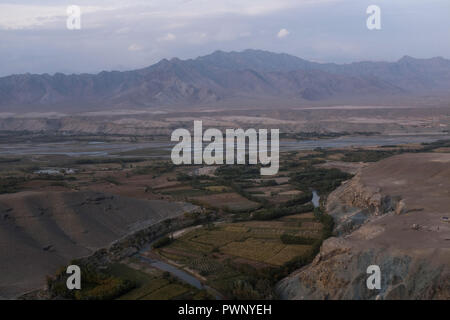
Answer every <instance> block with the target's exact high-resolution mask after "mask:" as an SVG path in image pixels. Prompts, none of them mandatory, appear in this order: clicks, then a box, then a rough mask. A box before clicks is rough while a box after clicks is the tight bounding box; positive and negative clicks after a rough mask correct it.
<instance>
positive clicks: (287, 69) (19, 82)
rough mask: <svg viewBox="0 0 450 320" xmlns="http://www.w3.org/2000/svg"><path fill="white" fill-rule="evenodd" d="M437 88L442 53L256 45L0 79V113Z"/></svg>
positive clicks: (448, 86) (446, 80)
mask: <svg viewBox="0 0 450 320" xmlns="http://www.w3.org/2000/svg"><path fill="white" fill-rule="evenodd" d="M439 91H442V92H448V91H450V61H449V60H446V59H444V58H442V57H437V58H432V59H416V58H413V57H410V56H404V57H402V58H401V59H400V60H398V61H397V62H392V63H387V62H370V61H365V62H363V63H350V64H344V65H339V64H334V63H317V62H311V61H307V60H304V59H301V58H298V57H296V56H293V55H289V54H286V53H273V52H269V51H264V50H255V49H247V50H244V51H240V52H237V51H231V52H225V51H222V50H217V51H214V52H213V53H211V54H209V55H205V56H201V57H198V58H196V59H189V60H181V59H179V58H176V57H175V58H171V59H170V60H168V59H162V60H160V61H159V62H157V63H156V64H154V65H152V66H149V67H147V68H143V69H139V70H133V71H125V72H120V71H114V72H101V73H99V74H96V75H94V74H81V75H76V74H73V75H64V74H61V73H58V74H55V75H54V76H51V75H47V74H46V75H35V74H34V75H33V74H24V75H13V76H8V77H3V78H0V111H4V110H8V111H9V110H11V108H12V107H15V108H18V107H20V108H23V109H24V110H32V111H36V109H41V108H46V109H47V111H48V110H49V108H52V109H51V110H53V111H62V108H64V111H68V110H69V111H77V110H78V109H77V108H79V107H80V106H83V108H88V109H89V110H92V109H102V108H103V109H104V108H111V107H113V108H123V107H125V108H140V107H143V108H148V107H152V106H176V105H183V106H186V105H201V104H208V105H214V104H216V103H218V102H221V103H222V102H223V103H227V102H229V103H232V104H234V105H239V103H240V102H241V101H246V102H245V103H248V101H251V103H256V104H258V103H267V101H268V98H269V99H270V100H271V101H280V103H281V101H283V102H286V101H290V102H289V103H291V104H292V103H294V104H296V103H305V102H308V101H313V100H314V101H320V100H328V101H330V99H334V100H333V101H339V102H341V101H344V102H345V103H347V102H346V101H350V100H352V99H355V98H358V99H359V100H358V101H369V100H370V99H374V98H373V97H376V98H377V99H378V98H379V97H390V96H397V97H399V96H402V95H403V96H406V94H407V95H409V96H412V95H417V94H428V93H429V92H433V94H435V93H436V92H439ZM302 101H303V102H302ZM370 101H371V102H372V101H377V100H370ZM276 104H279V103H276Z"/></svg>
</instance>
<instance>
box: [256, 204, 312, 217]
mask: <svg viewBox="0 0 450 320" xmlns="http://www.w3.org/2000/svg"><path fill="white" fill-rule="evenodd" d="M313 210H314V206H313V205H312V204H311V203H308V204H303V205H298V206H291V207H278V208H265V209H262V210H260V211H256V212H254V213H253V215H252V220H274V219H278V218H281V217H283V216H287V215H290V214H297V213H305V212H310V211H313Z"/></svg>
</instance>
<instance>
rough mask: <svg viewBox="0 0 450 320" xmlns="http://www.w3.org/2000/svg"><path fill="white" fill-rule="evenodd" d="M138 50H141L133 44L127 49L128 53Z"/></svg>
mask: <svg viewBox="0 0 450 320" xmlns="http://www.w3.org/2000/svg"><path fill="white" fill-rule="evenodd" d="M140 50H142V47H141V46H140V45H138V44H136V43H133V44H131V45H130V46H129V47H128V51H140Z"/></svg>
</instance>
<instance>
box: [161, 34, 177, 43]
mask: <svg viewBox="0 0 450 320" xmlns="http://www.w3.org/2000/svg"><path fill="white" fill-rule="evenodd" d="M176 38H177V37H176V36H175V35H174V34H173V33H170V32H169V33H168V34H166V35H165V36H164V37H161V38H158V41H173V40H175V39H176Z"/></svg>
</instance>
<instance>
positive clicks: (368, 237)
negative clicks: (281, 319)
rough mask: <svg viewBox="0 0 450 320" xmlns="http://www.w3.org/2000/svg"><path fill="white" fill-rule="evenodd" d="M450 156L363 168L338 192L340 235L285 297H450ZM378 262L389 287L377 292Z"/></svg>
mask: <svg viewBox="0 0 450 320" xmlns="http://www.w3.org/2000/svg"><path fill="white" fill-rule="evenodd" d="M449 190H450V155H449V154H411V155H408V154H406V155H401V156H396V157H392V158H389V159H386V160H383V161H380V162H379V163H375V164H373V165H371V166H368V167H366V168H363V169H362V170H361V172H360V173H358V174H357V175H356V176H355V177H354V178H353V179H352V180H350V181H348V182H347V183H345V184H343V185H342V186H341V187H339V188H338V189H337V190H335V191H334V192H333V193H332V194H330V196H329V197H328V200H327V211H328V213H330V214H331V215H332V216H333V217H334V218H335V221H336V228H335V234H336V236H335V237H332V238H329V239H328V240H326V241H325V242H324V244H323V245H322V248H321V250H320V253H319V254H318V255H317V257H316V258H315V260H314V261H313V263H312V264H310V265H308V266H306V267H304V268H302V269H300V270H297V271H296V272H294V273H293V274H291V275H290V276H289V277H287V278H285V279H283V280H282V281H281V282H280V283H279V284H278V286H277V290H278V293H279V294H280V296H281V297H282V298H285V299H449V298H450V224H449V223H448V222H447V221H448V220H446V219H445V218H446V217H448V215H449V213H448V208H449V205H450V191H449ZM370 265H378V266H379V267H380V270H381V289H379V290H378V289H373V290H369V289H368V288H367V285H366V280H367V278H368V277H369V276H370V275H369V274H367V267H369V266H370Z"/></svg>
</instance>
